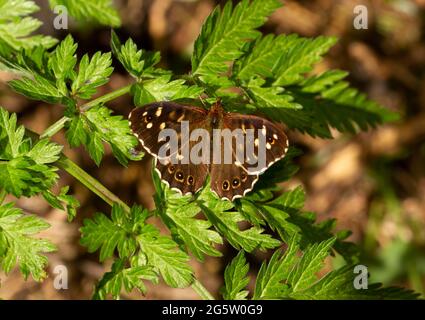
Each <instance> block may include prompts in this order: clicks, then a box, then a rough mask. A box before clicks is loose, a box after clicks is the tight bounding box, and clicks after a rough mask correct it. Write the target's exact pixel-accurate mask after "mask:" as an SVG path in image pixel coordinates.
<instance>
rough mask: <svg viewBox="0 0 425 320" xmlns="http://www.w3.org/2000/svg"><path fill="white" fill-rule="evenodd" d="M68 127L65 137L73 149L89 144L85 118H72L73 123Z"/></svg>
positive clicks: (70, 122)
mask: <svg viewBox="0 0 425 320" xmlns="http://www.w3.org/2000/svg"><path fill="white" fill-rule="evenodd" d="M66 126H67V130H66V133H65V136H66V140H67V141H68V143H69V145H70V146H71V147H73V148H75V147H79V146H80V145H82V144H86V143H87V140H88V136H87V133H86V130H85V128H84V126H85V123H84V120H83V117H78V116H77V117H73V118H71V121H69V122H68V123H67V125H66Z"/></svg>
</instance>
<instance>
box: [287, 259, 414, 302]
mask: <svg viewBox="0 0 425 320" xmlns="http://www.w3.org/2000/svg"><path fill="white" fill-rule="evenodd" d="M354 267H355V266H354V265H347V266H345V267H342V268H339V269H337V270H335V271H332V272H329V273H328V274H326V275H325V276H324V277H323V278H321V279H320V280H319V281H317V282H316V283H315V284H313V285H312V286H311V287H309V288H308V289H306V290H303V291H300V292H297V293H293V294H291V298H294V299H309V300H313V299H314V300H336V299H338V300H342V299H344V300H388V299H396V300H400V299H410V300H412V299H418V297H419V294H418V293H415V292H413V291H411V290H407V289H404V288H398V287H382V285H381V284H377V283H374V284H369V285H368V288H367V289H356V288H355V287H354V285H353V283H354V277H355V276H357V275H356V274H355V273H354V272H353V270H354Z"/></svg>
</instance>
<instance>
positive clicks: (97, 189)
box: [56, 155, 130, 212]
mask: <svg viewBox="0 0 425 320" xmlns="http://www.w3.org/2000/svg"><path fill="white" fill-rule="evenodd" d="M56 164H57V165H58V167H59V168H61V169H63V170H65V171H66V172H68V173H69V174H70V175H72V176H73V177H74V178H76V179H77V180H78V181H80V182H81V183H82V184H84V185H85V186H86V187H87V188H89V189H90V190H91V191H92V192H94V193H95V194H97V195H98V196H99V197H100V198H101V199H102V200H103V201H105V202H106V203H107V204H109V205H110V206H112V205H113V204H114V203H118V204H119V205H120V206H122V207H123V208H124V210H125V211H126V212H130V207H129V206H128V205H127V204H125V203H124V202H123V201H122V200H121V199H120V198H118V197H117V196H116V195H115V194H113V193H112V192H111V191H109V190H108V188H106V187H105V186H104V185H103V184H101V183H100V182H99V181H98V180H96V179H95V178H93V177H92V176H91V175H89V174H88V173H87V172H85V171H84V170H83V169H82V168H81V167H80V166H78V165H77V164H76V163H74V162H73V161H72V160H70V159H68V158H67V157H65V156H64V155H62V156H61V158H60V159H59V160H58V161H57V162H56Z"/></svg>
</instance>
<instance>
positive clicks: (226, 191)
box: [210, 164, 258, 201]
mask: <svg viewBox="0 0 425 320" xmlns="http://www.w3.org/2000/svg"><path fill="white" fill-rule="evenodd" d="M210 175H211V190H212V191H213V192H214V193H215V194H217V196H218V197H219V198H220V199H228V200H230V201H233V200H235V199H237V198H241V197H243V196H245V195H246V194H247V193H248V192H249V191H251V190H252V189H253V188H254V185H255V183H256V182H257V180H258V175H256V174H254V175H250V174H248V173H247V172H246V171H245V170H244V169H243V168H242V167H241V166H237V165H235V164H212V165H211V172H210Z"/></svg>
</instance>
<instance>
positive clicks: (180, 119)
mask: <svg viewBox="0 0 425 320" xmlns="http://www.w3.org/2000/svg"><path fill="white" fill-rule="evenodd" d="M183 119H184V113H183V114H182V115H181V116H180V117H179V118H178V119H177V121H178V122H180V121H182V120H183Z"/></svg>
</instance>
